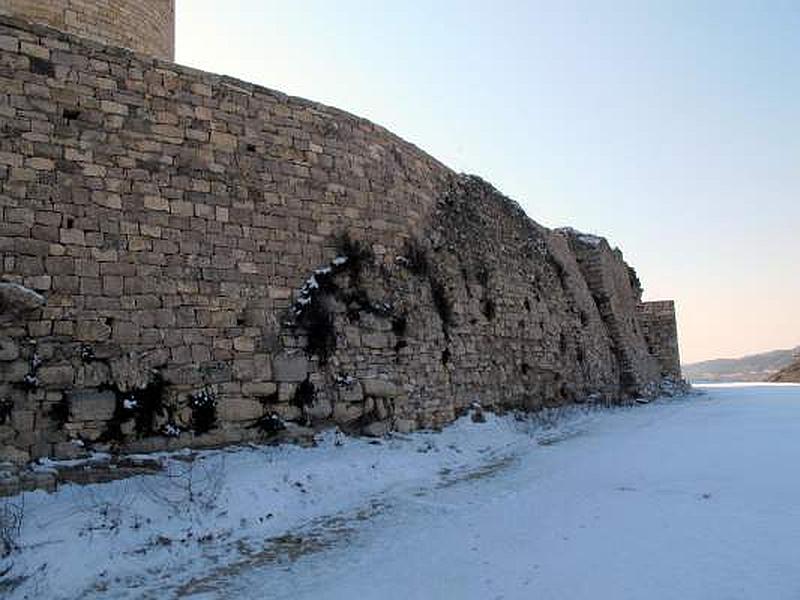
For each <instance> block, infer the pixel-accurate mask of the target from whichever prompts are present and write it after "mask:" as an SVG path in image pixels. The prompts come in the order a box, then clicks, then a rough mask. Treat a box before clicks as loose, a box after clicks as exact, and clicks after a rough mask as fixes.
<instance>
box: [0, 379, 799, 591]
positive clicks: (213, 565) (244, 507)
mask: <svg viewBox="0 0 800 600" xmlns="http://www.w3.org/2000/svg"><path fill="white" fill-rule="evenodd" d="M703 389H704V390H705V394H704V395H702V396H691V397H688V398H685V399H678V400H663V401H657V402H654V403H651V404H648V405H642V406H636V407H631V408H617V409H604V410H594V409H591V408H580V407H573V408H569V409H563V410H560V411H550V412H546V413H542V414H540V415H537V416H536V417H533V418H529V419H521V420H518V419H515V418H514V416H513V415H506V416H503V417H497V416H495V415H492V414H488V413H485V417H486V423H473V422H472V421H471V420H470V419H469V418H464V419H461V420H460V421H458V422H457V423H456V424H454V425H453V426H451V427H448V428H446V429H445V430H444V431H443V432H441V433H416V434H412V435H406V436H395V437H394V438H391V439H388V440H382V441H380V442H379V443H375V442H370V441H368V440H365V439H355V438H348V437H345V436H342V435H341V434H339V433H337V432H332V431H331V432H327V433H325V434H323V435H322V436H321V439H320V441H319V444H318V446H317V447H315V448H310V449H303V448H298V447H256V446H252V447H243V448H238V449H229V450H224V451H209V452H202V453H200V454H198V455H197V458H196V459H195V460H194V461H191V460H190V458H191V455H190V454H189V453H181V454H178V455H173V456H172V457H168V456H162V460H163V461H164V463H165V471H164V472H163V473H161V474H159V475H148V476H139V477H135V478H131V479H127V480H124V481H118V482H114V483H111V484H102V485H91V486H72V485H69V486H64V487H62V488H61V489H60V490H59V491H58V492H57V493H55V494H46V493H44V492H34V493H27V494H25V495H24V511H25V520H24V524H23V530H22V537H21V543H22V548H21V550H20V551H19V552H17V553H15V554H14V555H12V557H11V558H10V559H7V560H6V564H7V565H10V564H12V563H13V566H12V569H11V571H10V572H9V573H8V574H7V575H5V578H6V579H7V580H8V581H19V580H18V578H20V577H26V576H27V579H24V580H22V581H21V582H20V583H18V584H15V587H14V589H13V591H10V592H9V593H7V594H6V596H8V597H10V598H25V597H35V596H39V597H43V598H44V597H47V598H78V597H81V598H99V597H102V598H141V597H176V596H181V597H191V598H230V597H235V598H298V599H302V598H331V599H338V598H342V599H345V598H346V599H348V600H352V599H353V598H359V597H361V598H386V599H393V598H397V599H400V598H403V599H407V598H459V599H461V598H464V599H471V598H475V599H478V598H480V599H484V598H491V599H494V598H505V599H513V598H543V599H548V598H549V599H556V598H559V599H560V598H563V599H581V598H592V599H596V598H614V599H615V600H616V599H625V598H630V599H633V598H636V599H639V598H648V599H649V600H658V599H661V598H664V599H666V598H682V599H698V600H699V599H708V598H742V599H744V598H770V599H782V598H787V599H788V598H798V597H800V570H798V569H797V568H796V563H797V558H798V556H800V554H799V552H800V551H798V548H800V503H798V501H797V500H798V498H800V478H798V477H797V476H796V473H795V470H796V463H797V457H798V456H799V455H800V386H791V385H748V386H708V387H704V388H703ZM11 500H12V501H17V502H20V501H21V499H20V498H19V497H18V498H14V499H11ZM3 570H4V568H3V565H0V573H2V572H3ZM1 582H2V578H0V590H2V587H1V586H2V583H1ZM6 596H4V597H6Z"/></svg>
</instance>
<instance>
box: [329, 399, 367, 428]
mask: <svg viewBox="0 0 800 600" xmlns="http://www.w3.org/2000/svg"><path fill="white" fill-rule="evenodd" d="M363 416H364V404H363V402H337V403H336V404H335V405H334V407H333V420H334V421H335V422H336V423H338V424H340V425H346V424H349V423H352V422H353V421H357V420H358V419H360V418H361V417H363Z"/></svg>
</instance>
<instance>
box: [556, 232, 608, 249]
mask: <svg viewBox="0 0 800 600" xmlns="http://www.w3.org/2000/svg"><path fill="white" fill-rule="evenodd" d="M556 231H560V232H563V233H566V234H570V235H574V236H575V237H577V238H578V240H580V241H581V242H583V243H584V244H587V245H589V246H595V247H596V246H599V245H600V244H602V243H603V242H604V241H605V238H602V237H600V236H597V235H592V234H591V233H583V232H582V231H578V230H577V229H574V228H572V227H560V228H558V229H557V230H556Z"/></svg>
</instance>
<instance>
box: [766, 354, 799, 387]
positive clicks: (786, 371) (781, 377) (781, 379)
mask: <svg viewBox="0 0 800 600" xmlns="http://www.w3.org/2000/svg"><path fill="white" fill-rule="evenodd" d="M769 380H770V381H773V382H775V383H800V357H798V358H795V360H794V362H793V363H792V364H790V365H789V366H788V367H784V368H783V369H781V370H780V371H778V372H777V373H775V375H773V376H772V377H770V379H769Z"/></svg>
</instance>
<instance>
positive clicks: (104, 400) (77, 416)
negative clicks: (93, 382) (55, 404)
mask: <svg viewBox="0 0 800 600" xmlns="http://www.w3.org/2000/svg"><path fill="white" fill-rule="evenodd" d="M67 401H68V402H69V412H70V420H71V421H108V420H109V419H110V418H111V417H113V416H114V410H115V408H116V406H117V397H116V396H115V395H114V392H112V391H102V392H101V391H97V390H82V391H74V392H70V393H69V394H68V395H67Z"/></svg>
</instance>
